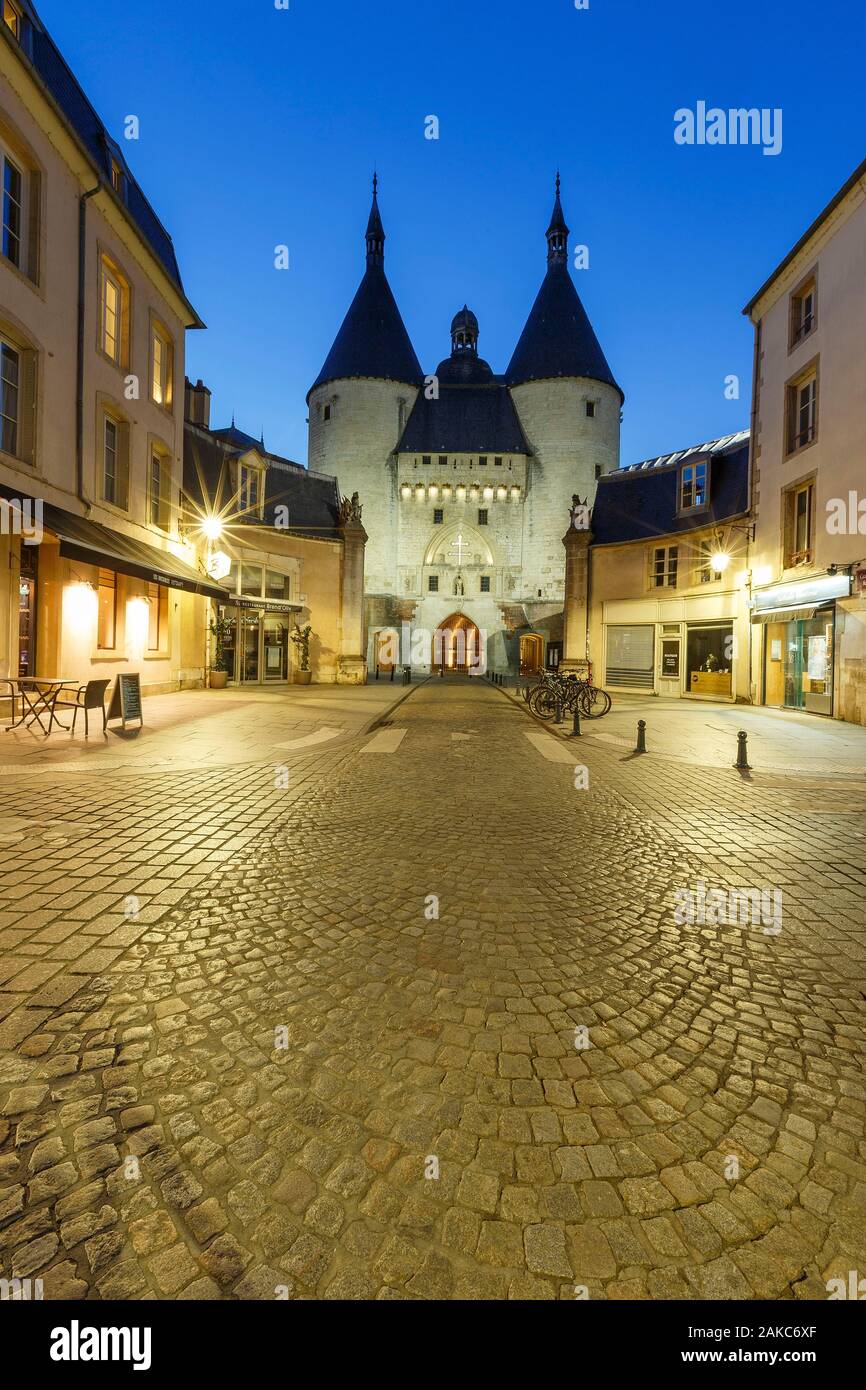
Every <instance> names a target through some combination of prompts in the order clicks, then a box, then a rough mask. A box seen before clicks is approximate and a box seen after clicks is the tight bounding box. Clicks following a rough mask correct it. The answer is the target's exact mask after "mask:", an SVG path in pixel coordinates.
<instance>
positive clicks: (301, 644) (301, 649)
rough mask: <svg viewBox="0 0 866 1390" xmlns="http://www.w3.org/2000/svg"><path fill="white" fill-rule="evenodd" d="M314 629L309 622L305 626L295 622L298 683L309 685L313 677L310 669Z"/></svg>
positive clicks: (294, 638) (294, 636)
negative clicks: (311, 640) (311, 636)
mask: <svg viewBox="0 0 866 1390" xmlns="http://www.w3.org/2000/svg"><path fill="white" fill-rule="evenodd" d="M312 631H313V629H312V627H311V626H310V624H309V623H307V624H306V626H305V627H298V624H297V623H295V630H294V632H293V633H292V641H293V642H294V644H295V646H296V647H297V650H298V669H297V671H296V672H295V684H296V685H309V684H310V681H311V680H312V679H313V673H312V671H311V670H310V635H311V633H312Z"/></svg>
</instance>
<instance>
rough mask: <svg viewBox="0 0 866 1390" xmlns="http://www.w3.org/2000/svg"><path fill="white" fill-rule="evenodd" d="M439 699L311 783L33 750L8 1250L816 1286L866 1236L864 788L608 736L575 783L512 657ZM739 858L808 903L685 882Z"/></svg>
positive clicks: (3, 1257) (334, 1275) (15, 882)
mask: <svg viewBox="0 0 866 1390" xmlns="http://www.w3.org/2000/svg"><path fill="white" fill-rule="evenodd" d="M218 717H219V716H215V717H214V719H213V720H210V721H208V720H205V721H204V723H205V724H206V725H207V726H208V727H209V728H210V729H211V730H214V729H216V728H217V727H218V725H217V723H216V719H217V718H218ZM328 717H329V718H333V716H332V715H329V716H328ZM403 730H405V737H403V738H402V739H401V741H400V744H399V747H398V749H397V751H396V753H395V754H394V755H393V756H381V757H369V756H364V755H363V754H362V751H361V750H362V748H363V747H364V746H368V747H369V744H370V740H369V739H368V738H367V737H366V736H365V737H364V738H355V739H354V740H344V741H343V742H342V743H340V744H337V743H332V744H325V745H323V746H322V747H320V748H319V749H313V750H310V751H308V752H307V753H306V754H305V755H304V757H303V758H301V759H299V760H298V761H297V763H295V764H293V765H292V768H291V769H290V773H289V775H288V776H287V777H286V778H285V779H284V780H281V779H280V778H275V777H274V769H273V767H272V766H270V765H267V764H266V763H265V761H264V758H262V760H261V761H259V762H256V761H250V762H247V763H245V764H243V765H242V764H239V763H227V764H223V763H222V762H221V756H222V755H221V750H220V747H219V745H218V744H216V745H215V746H214V747H213V748H212V750H211V755H212V756H211V764H208V762H207V759H202V762H201V764H200V765H198V766H195V767H193V768H187V767H184V766H179V767H176V768H174V769H172V770H169V771H163V770H160V769H155V768H146V767H142V769H141V770H140V773H139V775H137V776H135V777H133V778H129V779H126V778H121V777H115V776H107V777H103V776H100V775H82V776H81V777H64V776H61V775H54V774H52V773H51V772H50V771H49V774H48V775H47V776H46V778H45V780H44V782H43V781H42V780H40V782H39V784H38V787H37V786H35V785H34V783H33V782H32V781H30V780H29V779H27V778H25V777H19V778H15V777H13V778H10V779H8V780H7V781H5V782H4V807H3V813H4V816H5V817H6V818H7V824H8V822H10V821H13V820H14V828H13V829H11V830H9V831H7V832H6V833H7V834H10V835H11V836H13V837H15V836H20V838H19V839H17V840H16V841H15V843H14V845H12V847H11V849H9V848H7V849H6V852H5V854H4V856H3V858H2V859H0V1174H2V1177H0V1270H2V1273H3V1275H9V1274H11V1275H12V1276H14V1277H21V1278H25V1277H31V1278H40V1279H42V1280H43V1283H44V1289H45V1296H46V1298H49V1299H58V1298H72V1299H75V1298H79V1299H80V1298H89V1299H126V1298H145V1299H147V1298H172V1299H173V1298H180V1299H256V1300H263V1301H272V1300H274V1299H275V1298H283V1297H286V1296H288V1297H289V1298H291V1299H310V1298H325V1299H393V1298H399V1299H406V1298H408V1299H414V1298H420V1299H430V1300H435V1299H461V1300H467V1301H469V1300H476V1299H492V1300H506V1299H513V1300H517V1299H567V1300H569V1301H573V1300H574V1299H575V1297H583V1296H585V1295H587V1294H588V1296H589V1297H590V1298H592V1299H611V1300H627V1299H711V1298H716V1297H721V1298H731V1299H792V1298H794V1299H803V1300H810V1299H824V1298H826V1296H827V1287H826V1281H827V1280H828V1279H830V1278H836V1277H841V1278H843V1279H847V1277H848V1272H849V1271H850V1270H852V1269H858V1270H866V1221H864V1210H866V1208H864V1199H866V1105H864V1101H866V1076H864V1057H866V949H864V917H866V912H864V888H866V843H864V840H863V838H862V832H860V831H859V830H858V829H857V827H859V826H860V825H862V824H863V823H864V822H863V814H864V810H866V794H864V789H863V787H862V786H860V785H857V784H855V783H852V782H847V783H845V784H844V785H843V784H842V783H838V784H837V785H834V786H832V787H831V788H830V790H829V791H828V790H826V789H825V784H824V783H822V781H820V780H817V779H816V780H809V779H805V778H803V779H799V780H797V781H795V780H794V779H791V778H789V777H782V776H775V775H774V776H769V775H767V776H765V775H762V774H759V775H756V776H755V777H754V779H753V780H751V781H743V780H742V779H741V778H740V776H739V775H738V774H737V773H735V772H734V771H733V770H732V769H731V768H729V767H725V768H718V767H700V766H696V767H695V768H693V769H692V770H691V771H690V773H689V774H688V775H687V776H686V775H684V773H683V765H682V763H680V762H676V761H674V760H671V759H666V758H664V757H661V756H658V755H656V756H654V757H646V758H636V759H631V760H624V759H623V757H622V755H621V752H620V750H619V749H617V748H615V747H613V746H611V745H608V744H605V743H603V742H599V741H597V740H595V739H586V740H585V741H582V742H581V746H580V753H581V761H582V764H583V765H584V767H583V771H584V773H585V775H584V776H583V777H581V778H580V779H576V778H575V777H573V776H572V775H571V773H570V771H569V769H568V768H567V767H566V766H565V760H564V759H563V763H562V765H557V764H556V763H553V762H549V761H547V759H546V758H545V757H544V756H542V755H541V745H540V743H539V740H543V741H544V744H545V747H547V746H548V745H549V746H550V747H552V748H554V749H556V750H557V752H558V753H562V754H565V755H566V756H567V757H568V758H569V760H570V758H571V756H572V753H571V748H570V747H569V746H567V745H562V744H559V743H557V742H556V741H555V740H553V739H552V738H551V737H550V735H549V734H548V733H547V732H546V731H544V730H541V729H539V727H538V726H537V725H536V724H533V723H531V722H530V721H529V718H528V716H527V715H526V713H525V712H524V711H523V710H522V709H520V708H519V707H518V706H517V705H516V704H514V703H512V702H509V701H508V700H505V699H504V698H503V697H502V695H501V693H500V692H499V691H498V690H495V689H493V688H492V687H490V686H489V685H485V684H483V683H479V682H465V683H456V682H455V683H451V682H441V683H438V682H430V683H429V684H427V685H425V686H423V687H421V688H419V689H417V690H415V691H414V692H413V693H412V695H411V697H410V698H409V699H408V700H407V701H406V703H405V704H403V705H401V707H400V709H399V712H398V713H397V715H396V717H395V718H394V723H393V725H392V726H391V727H390V728H386V729H385V732H402V731H403ZM455 734H457V735H459V737H456V738H455ZM527 735H531V736H532V737H528V736H527ZM378 737H379V734H378V733H377V734H375V735H372V738H373V739H377V738H378ZM858 836H859V838H858ZM735 888H745V889H750V888H751V889H754V890H758V891H761V890H763V891H766V892H767V893H770V894H773V893H779V894H780V895H781V909H780V912H781V916H780V921H781V926H782V930H781V931H780V932H779V933H778V934H776V935H768V934H766V933H765V932H764V931H763V930H762V927H761V925H760V924H756V923H753V922H750V921H737V920H734V921H729V920H726V919H724V918H722V919H721V920H719V919H715V918H710V919H709V920H695V919H694V918H692V919H689V917H688V915H685V916H684V915H683V911H682V903H683V901H684V900H686V901H691V902H696V901H700V902H701V903H703V902H704V901H705V900H706V891H705V890H716V891H719V892H723V893H724V892H727V891H728V890H730V889H735ZM804 1318H805V1320H806V1321H808V1315H805V1314H804Z"/></svg>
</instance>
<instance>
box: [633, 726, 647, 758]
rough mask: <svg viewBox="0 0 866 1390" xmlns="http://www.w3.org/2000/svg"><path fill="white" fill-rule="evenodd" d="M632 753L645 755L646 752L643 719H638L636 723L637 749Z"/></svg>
mask: <svg viewBox="0 0 866 1390" xmlns="http://www.w3.org/2000/svg"><path fill="white" fill-rule="evenodd" d="M634 751H635V752H636V753H645V752H646V720H645V719H639V720H638V721H637V747H636V748H635V750H634Z"/></svg>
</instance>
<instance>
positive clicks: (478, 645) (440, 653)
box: [431, 613, 484, 674]
mask: <svg viewBox="0 0 866 1390" xmlns="http://www.w3.org/2000/svg"><path fill="white" fill-rule="evenodd" d="M431 660H432V666H433V669H434V671H439V670H441V668H442V667H443V665H444V667H445V670H446V671H453V672H462V673H463V674H465V673H466V672H468V671H475V672H481V671H483V670H484V646H483V643H482V639H481V633H480V632H479V630H478V628H477V626H476V625H475V623H473V622H472V620H471V618H467V616H466V614H465V613H452V614H451V617H450V618H446V619H445V621H444V622H443V623H440V624H439V626H438V627H437V629H436V631H435V632H434V634H433V651H432V658H431Z"/></svg>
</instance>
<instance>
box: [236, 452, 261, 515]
mask: <svg viewBox="0 0 866 1390" xmlns="http://www.w3.org/2000/svg"><path fill="white" fill-rule="evenodd" d="M238 506H239V508H240V510H241V511H242V512H246V513H253V514H255V515H256V516H261V512H262V473H261V469H260V468H249V467H247V466H246V465H245V464H241V466H240V468H239V469H238Z"/></svg>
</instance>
